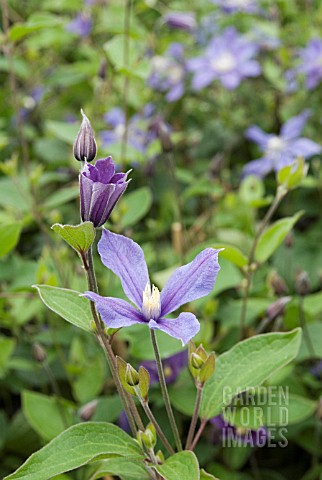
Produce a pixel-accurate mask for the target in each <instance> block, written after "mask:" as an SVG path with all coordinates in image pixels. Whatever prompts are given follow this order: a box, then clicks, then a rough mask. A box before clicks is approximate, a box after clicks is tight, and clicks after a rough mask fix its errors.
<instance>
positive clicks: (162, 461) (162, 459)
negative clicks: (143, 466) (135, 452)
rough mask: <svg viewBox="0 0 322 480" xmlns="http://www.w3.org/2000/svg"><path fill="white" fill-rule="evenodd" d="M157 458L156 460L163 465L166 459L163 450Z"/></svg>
mask: <svg viewBox="0 0 322 480" xmlns="http://www.w3.org/2000/svg"><path fill="white" fill-rule="evenodd" d="M155 458H156V461H157V462H158V463H159V464H160V465H161V464H162V463H164V461H165V458H164V455H163V452H162V451H161V450H158V451H157V453H156V455H155Z"/></svg>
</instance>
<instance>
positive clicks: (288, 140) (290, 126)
mask: <svg viewBox="0 0 322 480" xmlns="http://www.w3.org/2000/svg"><path fill="white" fill-rule="evenodd" d="M308 116H309V112H308V110H305V111H304V112H302V113H301V114H300V115H297V116H296V117H292V118H290V119H289V120H288V121H287V122H286V123H284V125H283V126H282V128H281V133H280V134H279V135H274V134H272V133H265V132H263V130H261V129H260V128H259V127H257V126H255V125H254V126H252V127H250V128H249V129H248V130H247V132H246V137H247V138H248V139H249V140H252V141H253V142H255V143H257V144H258V145H259V147H260V149H261V150H262V151H263V154H264V155H263V157H261V158H259V159H258V160H253V161H251V162H249V163H247V164H246V166H245V167H244V169H243V174H242V175H243V176H247V175H256V176H258V177H265V175H267V174H268V173H269V172H271V171H272V170H275V171H276V172H278V171H279V170H280V169H281V168H283V167H285V166H286V165H290V164H292V163H293V162H294V161H295V159H296V158H297V157H304V158H308V157H311V156H312V155H317V154H318V153H320V152H321V146H320V145H318V144H317V143H315V142H313V141H312V140H309V139H308V138H304V137H300V134H301V132H302V130H303V128H304V126H305V123H306V121H307V119H308Z"/></svg>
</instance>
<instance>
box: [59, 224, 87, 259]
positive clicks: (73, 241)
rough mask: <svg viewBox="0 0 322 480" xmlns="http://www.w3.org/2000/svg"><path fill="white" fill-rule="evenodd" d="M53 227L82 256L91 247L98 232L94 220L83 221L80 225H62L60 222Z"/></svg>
mask: <svg viewBox="0 0 322 480" xmlns="http://www.w3.org/2000/svg"><path fill="white" fill-rule="evenodd" d="M51 228H52V230H54V232H56V233H58V235H60V236H61V237H62V238H63V239H64V240H65V242H67V243H68V245H70V246H71V247H72V248H73V249H74V250H76V252H78V253H79V254H80V255H81V256H82V255H84V254H85V253H86V252H87V251H88V250H89V249H90V247H91V246H92V244H93V242H94V239H95V234H96V231H95V228H94V225H93V224H92V222H83V223H80V224H79V225H61V224H60V223H55V224H54V225H53V226H52V227H51Z"/></svg>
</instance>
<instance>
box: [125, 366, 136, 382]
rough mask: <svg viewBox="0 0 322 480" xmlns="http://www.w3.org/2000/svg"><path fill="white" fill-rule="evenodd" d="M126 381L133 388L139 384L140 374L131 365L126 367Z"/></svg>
mask: <svg viewBox="0 0 322 480" xmlns="http://www.w3.org/2000/svg"><path fill="white" fill-rule="evenodd" d="M125 381H126V383H127V384H128V385H130V386H131V387H136V386H137V385H138V384H139V374H138V372H137V371H136V370H135V369H134V368H133V367H132V366H131V365H130V364H129V363H128V364H127V365H126V373H125Z"/></svg>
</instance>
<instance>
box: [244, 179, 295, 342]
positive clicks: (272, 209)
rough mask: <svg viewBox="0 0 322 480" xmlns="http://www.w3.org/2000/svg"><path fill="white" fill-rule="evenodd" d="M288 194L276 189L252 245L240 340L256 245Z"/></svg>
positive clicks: (247, 271)
mask: <svg viewBox="0 0 322 480" xmlns="http://www.w3.org/2000/svg"><path fill="white" fill-rule="evenodd" d="M286 194H287V190H285V189H284V188H282V187H278V188H277V191H276V195H275V198H274V201H273V203H272V204H271V206H270V208H269V209H268V210H267V212H266V215H265V217H264V218H263V220H262V221H261V223H260V225H259V228H258V230H257V232H256V235H255V238H254V241H253V244H252V247H251V249H250V252H249V255H248V262H247V265H246V278H245V280H246V284H245V290H244V295H243V303H242V308H241V316H240V340H242V339H243V338H244V336H245V321H246V314H247V304H248V298H249V292H250V287H251V284H252V279H253V275H254V273H255V271H256V265H254V260H255V252H256V247H257V244H258V240H259V238H260V236H261V235H262V233H263V231H264V230H265V228H266V226H267V224H268V222H269V221H270V219H271V218H272V216H273V215H274V213H275V212H276V210H277V208H278V206H279V204H280V203H281V201H282V199H283V198H284V197H285V195H286Z"/></svg>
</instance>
